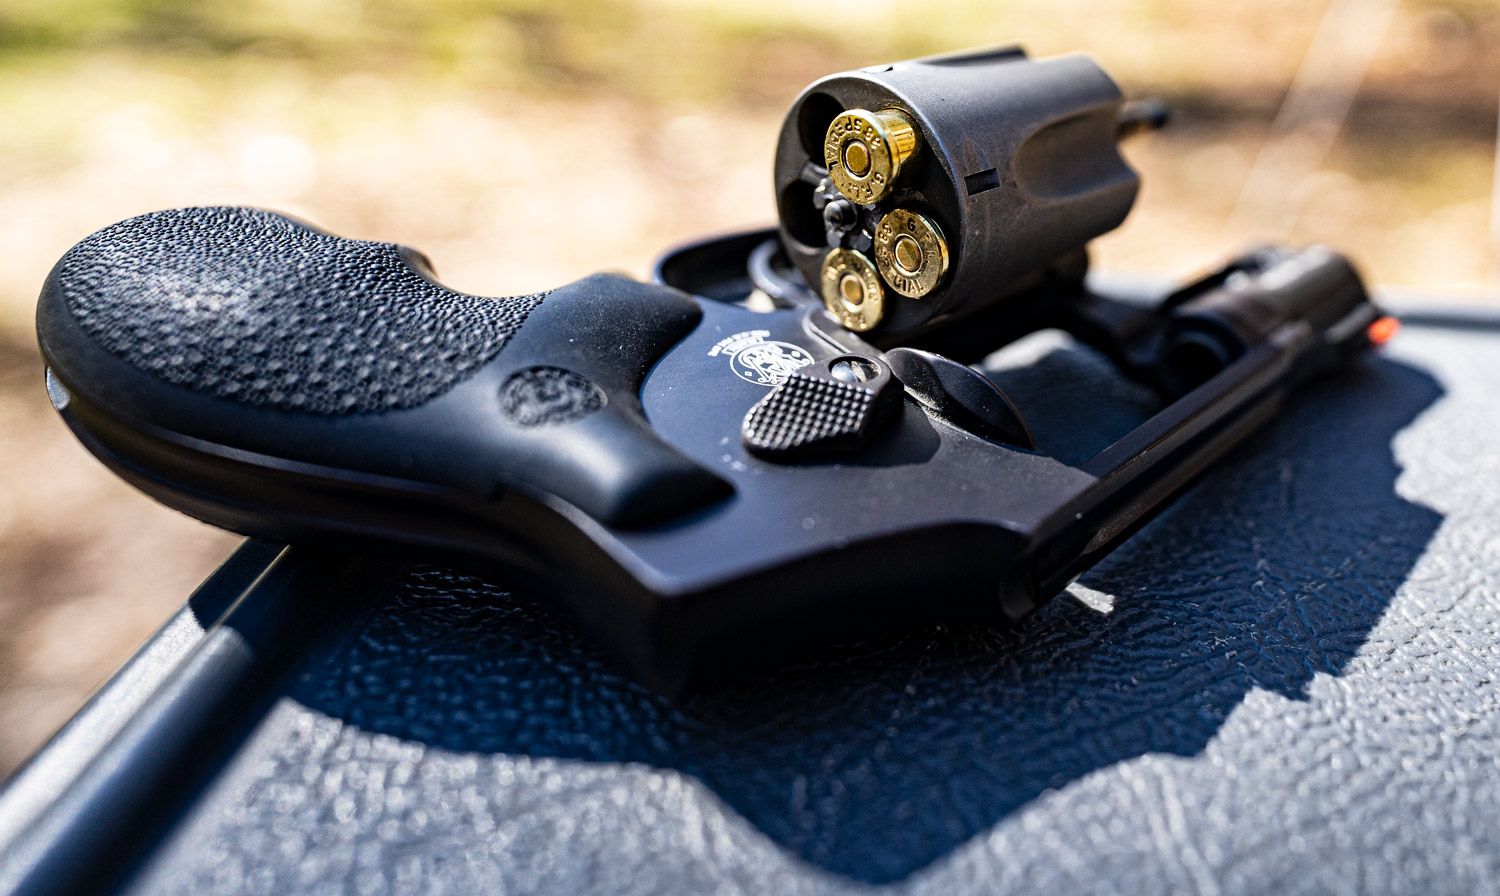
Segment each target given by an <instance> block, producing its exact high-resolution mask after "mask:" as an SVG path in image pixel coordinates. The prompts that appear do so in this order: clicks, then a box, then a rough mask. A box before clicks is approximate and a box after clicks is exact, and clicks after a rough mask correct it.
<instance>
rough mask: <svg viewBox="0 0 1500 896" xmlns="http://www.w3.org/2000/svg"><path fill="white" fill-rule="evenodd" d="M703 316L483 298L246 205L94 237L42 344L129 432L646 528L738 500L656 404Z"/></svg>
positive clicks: (585, 285)
mask: <svg viewBox="0 0 1500 896" xmlns="http://www.w3.org/2000/svg"><path fill="white" fill-rule="evenodd" d="M701 315H702V311H701V309H700V308H699V307H698V305H697V303H696V302H695V301H694V300H693V299H692V298H690V297H688V296H687V295H685V294H683V293H681V292H679V291H677V290H673V289H670V288H667V287H661V286H655V285H648V284H642V283H637V282H635V281H631V280H627V279H624V278H620V277H612V276H603V275H600V276H595V277H591V278H587V279H585V280H583V281H579V282H578V283H575V284H571V285H569V286H565V287H562V288H560V289H557V290H552V291H550V292H548V293H541V294H536V295H526V296H515V297H508V298H486V297H481V296H472V295H465V294H463V293H459V292H455V291H453V290H451V289H448V288H447V287H445V286H443V285H441V284H439V283H437V282H436V280H435V279H434V278H433V275H432V273H431V268H430V266H429V265H428V264H427V262H426V260H425V258H424V257H423V256H421V255H420V254H419V253H417V252H415V251H413V250H411V249H407V248H404V247H401V246H397V245H395V244H391V243H376V242H363V241H357V240H350V239H344V238H341V237H337V236H333V235H330V234H328V233H325V232H323V231H320V230H317V229H316V228H313V227H311V226H310V225H308V224H305V223H303V222H301V221H298V220H295V219H292V218H289V217H286V216H284V215H280V214H277V213H274V212H269V211H265V210H261V209H251V208H235V207H227V208H191V209H179V210H173V211H165V212H158V213H154V214H150V215H145V216H142V217H138V218H132V219H130V220H128V221H123V222H121V223H119V224H115V225H113V226H111V227H107V228H105V229H103V230H101V231H99V232H97V233H95V234H93V235H92V236H90V237H88V238H87V239H85V240H83V241H82V242H80V243H79V244H78V245H77V246H75V247H74V248H73V249H72V250H70V251H69V252H68V253H67V254H66V255H65V256H64V257H63V258H62V260H61V261H59V262H58V264H57V266H56V267H55V268H54V270H53V272H52V275H51V276H50V277H49V279H48V282H47V285H46V287H45V288H44V289H43V294H42V299H41V303H40V305H39V311H38V330H39V335H40V337H41V342H42V346H43V351H44V353H45V354H46V355H47V357H48V360H49V363H51V364H52V366H53V368H54V370H55V372H56V374H57V375H58V376H59V377H60V378H61V380H62V381H63V382H65V383H67V384H69V386H70V387H72V388H80V387H82V388H83V389H84V390H85V391H87V392H89V393H90V394H92V395H94V396H95V397H96V401H97V402H98V403H99V404H101V405H102V406H103V410H105V411H106V412H110V411H114V412H116V413H117V414H118V415H119V416H121V417H124V418H127V419H131V420H135V421H139V422H140V423H143V424H150V425H152V426H154V427H157V428H161V429H165V430H167V431H169V432H172V433H175V434H178V435H182V436H187V437H189V438H192V439H196V440H201V441H204V442H207V443H211V444H214V445H219V446H224V447H228V448H232V449H241V450H246V451H251V450H253V451H256V452H258V453H262V454H271V455H273V456H276V457H282V458H292V459H297V460H306V461H312V462H316V463H318V464H320V465H322V466H325V467H333V468H335V469H351V470H356V471H358V472H361V473H374V474H378V475H391V476H400V477H403V478H413V477H415V478H419V479H425V480H426V481H430V482H432V483H434V484H441V485H449V486H451V485H454V484H455V483H457V484H460V485H462V486H463V487H466V488H470V489H474V490H476V491H485V490H493V489H494V488H497V487H500V486H507V485H521V486H525V487H529V488H530V489H531V490H533V491H540V492H545V493H549V494H552V495H555V496H558V497H560V498H563V499H564V500H566V501H568V502H570V503H573V504H575V505H577V506H579V507H580V508H582V509H584V510H585V511H587V512H588V513H590V514H591V515H593V516H595V517H596V518H598V519H600V520H601V521H604V522H608V523H612V524H618V525H638V524H642V523H645V522H649V521H651V520H654V519H658V518H660V517H662V516H663V515H670V514H671V513H674V512H680V510H681V509H683V508H685V507H687V506H693V505H695V504H697V503H701V502H702V501H703V500H707V499H709V498H711V497H712V496H715V495H721V494H723V493H725V492H727V491H728V487H727V486H726V485H725V484H724V483H723V482H722V481H721V480H719V479H718V478H717V477H715V476H713V475H712V474H709V473H707V472H706V471H704V470H702V469H701V468H699V467H698V466H697V465H696V464H693V463H692V462H691V461H689V460H688V459H687V458H685V457H683V456H682V455H681V454H680V453H678V452H677V451H676V450H675V449H673V448H672V447H671V446H669V445H667V444H666V443H665V442H663V441H662V440H661V439H660V438H659V437H657V436H656V434H655V433H654V432H653V431H652V430H651V428H650V426H649V425H648V424H647V422H646V421H645V418H644V416H643V415H642V413H641V410H640V403H639V397H638V392H639V388H640V383H641V380H642V379H643V377H644V375H645V373H646V371H647V370H649V369H650V367H651V365H652V364H654V363H655V362H656V360H658V359H659V358H660V357H661V355H662V354H664V353H665V352H666V351H667V350H668V349H670V347H671V346H672V345H674V344H675V343H676V342H678V341H679V340H680V339H681V338H682V337H683V336H684V335H686V333H687V332H688V331H689V330H691V329H692V327H693V326H694V325H695V324H696V323H697V321H698V320H699V318H700V317H701ZM206 399H207V400H210V401H207V402H205V400H206ZM235 408H240V409H243V410H241V411H238V412H237V411H236V410H235ZM413 458H417V459H418V460H419V461H420V460H421V459H422V458H427V459H428V460H427V461H426V463H427V466H428V467H430V469H428V470H426V471H425V472H424V466H423V463H421V462H416V461H413ZM162 472H163V474H165V473H166V472H167V471H162Z"/></svg>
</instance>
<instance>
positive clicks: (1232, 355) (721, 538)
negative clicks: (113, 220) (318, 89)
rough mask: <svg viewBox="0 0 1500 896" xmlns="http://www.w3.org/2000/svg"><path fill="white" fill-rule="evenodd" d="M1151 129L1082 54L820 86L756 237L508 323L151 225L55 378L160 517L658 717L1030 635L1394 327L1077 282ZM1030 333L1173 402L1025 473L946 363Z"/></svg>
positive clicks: (131, 233) (782, 157)
mask: <svg viewBox="0 0 1500 896" xmlns="http://www.w3.org/2000/svg"><path fill="white" fill-rule="evenodd" d="M1162 118H1163V110H1162V109H1161V108H1160V107H1159V106H1156V105H1153V104H1150V103H1144V104H1143V103H1130V102H1126V100H1125V98H1124V97H1123V96H1122V94H1121V91H1120V89H1119V88H1118V86H1117V85H1116V84H1115V83H1114V82H1113V81H1112V80H1111V79H1110V77H1109V76H1108V75H1106V74H1105V73H1104V71H1103V70H1101V69H1100V67H1099V66H1098V65H1097V64H1096V63H1095V62H1094V61H1092V60H1091V59H1090V58H1089V57H1087V56H1084V55H1065V56H1058V57H1053V58H1045V59H1032V58H1029V57H1028V56H1027V55H1026V54H1025V52H1024V51H1022V50H1020V49H1018V48H1010V47H1007V48H1000V49H987V50H982V51H977V52H968V53H962V54H957V55H947V56H940V57H932V58H923V59H915V60H909V61H904V62H898V63H895V64H891V65H883V66H878V67H872V68H866V69H861V70H858V71H851V72H844V73H841V74H836V75H832V76H829V77H826V78H823V79H821V80H819V81H817V82H815V83H814V84H812V85H811V86H809V87H807V88H806V90H805V91H804V92H803V93H802V94H801V95H800V96H799V97H798V98H797V99H796V100H795V101H794V102H793V103H792V106H791V108H790V110H789V112H788V113H787V115H786V118H785V120H784V122H783V125H782V128H781V132H780V137H779V142H778V146H777V150H776V156H775V164H774V178H773V185H774V190H775V198H776V204H777V213H778V221H777V226H776V227H774V228H768V229H764V230H758V231H754V232H748V233H739V234H733V235H729V236H724V237H717V238H712V239H706V240H702V241H699V242H695V243H692V244H690V245H686V246H682V247H679V248H676V249H673V250H671V251H668V252H667V253H666V254H665V255H664V256H663V257H662V258H661V259H660V261H659V262H658V264H657V265H656V267H655V270H654V272H653V274H652V277H651V280H650V282H638V281H635V280H631V279H628V278H625V277H621V276H613V275H595V276H591V277H587V278H585V279H582V280H579V281H577V282H575V283H572V284H569V285H567V286H562V287H559V288H557V289H553V290H550V291H548V292H545V293H540V294H536V295H525V296H514V297H507V298H487V297H479V296H472V295H465V294H461V293H458V292H455V291H453V290H450V289H448V288H446V287H444V286H443V285H441V284H440V283H439V282H438V280H437V279H436V276H435V275H434V274H433V272H432V267H431V265H430V264H429V262H428V261H427V259H426V258H425V257H424V256H422V255H421V254H420V253H418V252H416V251H414V250H412V249H409V248H406V247H403V246H398V245H394V244H389V243H378V242H364V241H356V240H350V239H343V238H340V237H337V236H333V235H330V234H328V233H325V232H323V231H321V230H318V229H317V228H315V227H314V226H312V225H310V224H307V223H305V222H302V221H300V220H296V219H294V218H291V217H288V216H285V215H281V214H277V213H275V212H271V211H265V210H260V209H253V208H239V207H223V208H189V209H179V210H173V211H163V212H157V213H153V214H147V215H143V216H141V217H137V218H132V219H130V220H127V221H123V222H121V223H118V224H115V225H113V226H110V227H106V228H104V229H103V230H100V231H98V232H97V233H95V234H93V235H91V236H89V237H87V238H86V239H84V240H83V241H82V242H80V243H79V244H78V245H76V246H75V247H73V248H72V249H71V250H70V251H69V252H68V253H67V254H66V255H64V256H63V258H62V259H61V260H60V261H59V262H58V263H57V265H56V267H55V268H54V269H53V270H52V272H51V274H50V276H49V277H48V279H47V281H46V284H45V286H44V287H43V289H42V292H41V297H40V300H39V304H38V310H37V329H38V334H39V340H40V344H41V349H42V352H43V355H44V357H45V361H46V365H47V369H46V386H47V390H48V392H49V394H50V396H51V399H52V402H53V404H54V406H55V407H56V409H57V411H58V412H59V413H60V414H61V416H62V418H63V419H64V420H65V421H66V423H67V425H68V426H69V427H71V429H72V431H73V432H74V433H75V434H76V435H77V437H78V438H79V439H80V440H82V442H83V443H84V444H85V445H86V446H87V447H88V449H89V450H90V451H92V452H93V453H94V454H95V455H96V456H97V457H98V458H99V459H100V460H102V461H103V462H104V463H105V464H106V465H108V466H109V467H110V468H111V469H113V470H114V471H115V472H117V473H118V474H119V475H121V476H122V477H124V478H125V479H126V480H128V481H129V482H131V483H132V484H134V485H136V486H137V487H139V488H140V489H141V490H143V491H145V492H146V493H147V494H149V495H151V496H152V497H154V498H156V499H157V500H159V501H161V502H163V503H165V504H167V505H168V506H171V507H174V508H176V509H178V510H180V511H183V512H185V513H188V514H190V515H192V516H194V517H197V518H199V519H201V520H204V521H207V522H209V523H212V524H214V525H216V526H221V527H224V528H227V529H231V530H234V531H237V532H241V533H245V534H248V535H254V536H260V537H264V538H269V539H275V540H279V541H286V542H298V543H312V544H322V545H333V546H338V547H348V546H350V545H366V546H368V545H370V544H372V543H373V544H377V545H387V546H390V545H394V546H399V547H402V548H415V549H419V550H425V551H434V550H435V551H440V552H443V553H445V554H457V555H461V556H464V557H469V558H478V559H480V560H482V561H484V562H486V563H488V564H490V565H491V566H492V567H494V568H497V569H498V570H501V571H503V574H504V575H505V576H507V577H508V581H510V582H512V583H514V584H515V585H516V586H518V587H520V588H522V589H524V590H526V591H529V592H530V593H532V594H535V595H537V596H539V597H542V598H544V599H546V600H548V601H550V602H551V604H552V605H553V606H554V607H555V608H556V609H558V610H559V611H561V612H562V613H563V614H564V615H566V616H568V617H571V618H572V619H573V620H574V621H575V622H576V623H577V625H578V626H579V627H581V628H582V629H583V630H584V631H586V632H587V633H589V634H590V635H592V636H593V637H594V638H595V639H597V641H598V642H599V643H601V644H602V645H604V646H605V647H606V648H607V649H608V650H609V651H610V652H612V653H613V654H614V656H615V657H616V658H617V659H618V661H619V662H620V663H621V664H622V665H623V666H624V667H625V668H626V669H627V670H628V671H629V672H630V673H632V674H633V675H634V676H636V677H637V678H638V679H639V680H641V681H643V682H645V683H646V684H648V685H649V686H652V687H654V688H656V689H658V690H661V691H663V692H666V693H669V694H675V693H681V692H683V691H684V690H685V689H687V688H688V687H689V686H690V685H691V684H693V683H694V682H696V681H697V680H699V679H700V677H701V676H702V675H703V674H704V673H705V671H707V670H712V669H718V668H722V667H724V666H725V665H726V663H725V662H724V661H725V660H727V659H731V658H736V657H745V656H753V655H755V654H758V653H760V652H762V651H764V650H765V649H766V648H767V645H772V644H775V645H780V644H785V643H792V642H806V641H809V640H810V641H813V642H814V643H817V642H821V641H824V640H830V639H838V638H848V637H849V636H850V633H851V632H855V631H865V630H868V629H869V628H872V627H873V628H885V629H889V628H893V627H896V628H899V627H902V626H912V625H916V624H919V623H924V622H930V621H933V620H939V621H941V620H957V619H965V620H972V619H978V620H985V621H989V622H995V623H1000V622H1005V621H1014V620H1020V619H1022V618H1023V617H1025V616H1026V615H1027V614H1029V613H1031V612H1032V611H1033V610H1035V609H1036V608H1037V607H1039V606H1040V605H1041V604H1042V603H1043V602H1045V601H1046V600H1047V599H1048V598H1050V597H1051V596H1053V595H1055V594H1057V593H1058V592H1059V591H1061V590H1062V589H1064V588H1065V587H1067V586H1068V584H1069V583H1071V582H1072V581H1073V580H1074V579H1075V578H1077V577H1078V576H1079V575H1080V574H1081V573H1082V572H1083V571H1085V570H1087V569H1088V568H1089V567H1090V566H1091V565H1092V564H1094V563H1095V562H1096V561H1098V560H1099V559H1100V558H1101V557H1103V556H1104V555H1105V554H1106V553H1107V552H1109V551H1110V550H1111V549H1113V548H1114V547H1115V546H1117V545H1118V544H1120V543H1121V541H1122V540H1124V539H1125V538H1127V537H1128V536H1129V535H1130V534H1131V533H1132V532H1134V531H1135V530H1136V529H1138V528H1139V527H1140V526H1141V525H1143V524H1144V523H1145V522H1146V521H1147V520H1149V519H1150V518H1151V517H1152V515H1153V514H1154V513H1156V512H1157V511H1159V510H1160V509H1161V508H1162V507H1164V506H1165V505H1166V504H1167V503H1168V502H1169V501H1170V500H1171V499H1172V498H1173V497H1174V496H1176V495H1177V494H1178V493H1180V492H1181V491H1182V490H1183V489H1184V488H1185V487H1186V486H1187V485H1189V484H1190V483H1191V482H1192V481H1193V479H1194V478H1195V477H1196V476H1198V475H1199V474H1200V473H1202V472H1203V471H1204V470H1205V468H1206V467H1208V466H1209V465H1210V464H1211V463H1212V462H1213V461H1214V460H1215V459H1216V458H1218V457H1219V456H1221V455H1222V454H1223V453H1224V452H1225V451H1227V450H1228V449H1229V448H1231V447H1232V446H1234V445H1235V444H1236V443H1238V442H1240V441H1241V440H1242V439H1244V438H1245V436H1246V435H1248V434H1249V433H1251V432H1253V431H1254V430H1255V429H1256V428H1257V427H1259V426H1260V425H1261V424H1263V423H1266V422H1268V421H1270V420H1272V419H1273V418H1274V417H1275V416H1276V412H1277V408H1278V406H1279V405H1280V404H1281V402H1283V401H1284V400H1285V399H1286V398H1287V397H1288V396H1289V395H1291V394H1292V393H1294V392H1295V391H1296V390H1297V388H1298V387H1299V385H1300V384H1302V383H1303V382H1305V381H1306V380H1307V378H1308V377H1310V376H1313V375H1315V374H1318V373H1320V372H1323V371H1326V370H1328V369H1329V368H1331V367H1333V366H1335V365H1336V364H1338V363H1339V362H1340V361H1342V360H1344V359H1346V358H1348V357H1350V356H1352V355H1354V354H1357V353H1358V352H1360V351H1361V350H1363V349H1365V348H1367V347H1368V346H1370V345H1372V344H1374V343H1377V342H1380V341H1382V340H1383V339H1384V338H1385V336H1387V335H1389V333H1390V330H1391V326H1392V325H1393V323H1394V322H1393V321H1390V320H1389V319H1388V318H1384V317H1383V316H1382V314H1381V312H1380V310H1379V309H1378V308H1377V307H1376V306H1375V305H1374V304H1372V303H1371V301H1370V299H1369V298H1368V296H1367V295H1366V292H1365V290H1364V288H1363V287H1362V285H1361V283H1360V279H1359V276H1358V275H1357V273H1356V272H1355V270H1354V268H1353V267H1352V266H1351V265H1350V263H1349V262H1348V261H1347V260H1346V259H1345V258H1344V257H1342V256H1340V255H1339V254H1337V253H1335V252H1332V251H1330V250H1328V249H1325V248H1320V247H1314V248H1303V249H1288V248H1279V247H1269V248H1261V249H1257V250H1255V251H1252V252H1249V253H1247V254H1245V255H1244V256H1242V257H1240V258H1237V259H1235V260H1233V261H1231V262H1229V263H1228V264H1226V265H1224V266H1223V267H1222V268H1221V269H1219V270H1218V271H1216V272H1215V273H1213V274H1211V275H1209V276H1207V277H1204V278H1202V279H1199V280H1197V281H1196V282H1192V283H1190V284H1187V285H1185V286H1183V287H1182V288H1180V289H1177V290H1176V291H1174V292H1172V293H1171V294H1170V295H1169V296H1168V297H1167V298H1166V299H1165V300H1161V301H1154V302H1149V303H1143V302H1140V301H1138V300H1136V299H1133V298H1130V297H1122V296H1114V295H1110V294H1107V293H1106V292H1104V291H1101V290H1099V289H1095V288H1093V287H1092V286H1091V281H1090V280H1089V279H1087V278H1086V276H1085V275H1086V273H1087V271H1088V261H1087V255H1086V245H1087V243H1088V242H1089V241H1090V240H1092V239H1094V238H1095V237H1097V236H1099V235H1101V234H1104V233H1106V232H1108V231H1110V230H1111V229H1113V228H1115V227H1117V226H1118V225H1119V224H1120V223H1121V222H1122V221H1123V220H1124V219H1125V217H1126V214H1127V213H1128V212H1129V210H1130V208H1131V205H1132V203H1133V202H1134V200H1135V198H1136V194H1137V192H1138V189H1139V184H1140V181H1139V177H1138V175H1137V174H1136V172H1135V171H1134V170H1132V168H1131V167H1130V166H1129V165H1128V164H1127V163H1126V162H1125V160H1124V159H1123V158H1122V156H1121V154H1120V151H1119V141H1120V139H1121V138H1122V137H1124V136H1126V135H1128V134H1129V133H1131V132H1134V131H1137V130H1140V129H1142V128H1148V127H1152V126H1154V125H1156V124H1159V123H1160V122H1161V120H1162ZM1044 328H1058V329H1061V330H1064V331H1066V332H1067V333H1069V334H1071V335H1072V336H1073V337H1074V338H1075V339H1077V340H1078V341H1079V342H1081V343H1083V344H1085V345H1087V346H1090V347H1092V348H1093V349H1095V350H1097V351H1098V352H1100V353H1102V354H1103V355H1104V356H1105V357H1106V358H1107V359H1108V360H1109V361H1110V362H1111V363H1112V364H1113V365H1114V366H1115V367H1116V368H1118V370H1119V373H1120V374H1121V375H1122V376H1124V377H1128V378H1130V379H1132V380H1135V381H1137V382H1139V383H1143V384H1146V385H1147V386H1149V387H1150V388H1152V389H1154V390H1156V391H1157V392H1158V393H1159V395H1160V398H1161V405H1160V407H1161V409H1160V411H1159V412H1157V413H1156V414H1155V415H1154V416H1151V417H1150V418H1149V419H1147V420H1146V421H1145V422H1144V423H1142V424H1140V425H1139V426H1137V427H1136V428H1135V429H1133V430H1131V431H1130V432H1128V433H1126V434H1125V435H1124V436H1123V437H1121V438H1119V439H1118V441H1116V442H1115V443H1114V444H1112V445H1110V446H1109V447H1107V448H1105V449H1104V450H1102V451H1100V452H1099V453H1098V454H1097V455H1095V456H1093V457H1092V458H1091V459H1088V460H1086V461H1084V462H1082V463H1076V462H1074V463H1065V462H1063V461H1062V460H1060V459H1058V458H1057V457H1055V456H1053V455H1052V454H1050V453H1049V452H1048V451H1047V450H1045V448H1044V447H1043V446H1040V445H1038V443H1037V441H1036V439H1035V438H1034V437H1033V434H1032V431H1031V429H1030V428H1029V427H1028V424H1027V421H1026V416H1025V413H1024V409H1023V408H1018V407H1017V406H1016V405H1015V404H1013V403H1012V402H1011V400H1010V399H1009V398H1008V397H1007V396H1006V394H1005V393H1004V392H1002V391H1001V389H1000V388H999V387H998V386H997V385H996V384H995V382H993V381H992V380H991V379H990V378H989V377H987V376H986V375H985V374H984V373H983V372H981V371H980V370H979V369H977V368H976V367H974V366H970V365H972V364H974V363H975V362H977V361H978V360H980V359H982V358H983V357H985V356H986V355H988V354H990V353H991V352H994V351H995V350H996V349H998V348H1000V347H1001V346H1005V345H1007V344H1009V343H1012V342H1014V341H1015V340H1017V339H1019V338H1021V337H1023V336H1025V335H1027V334H1030V333H1033V332H1035V331H1037V330H1040V329H1044ZM728 665H733V664H732V663H730V664H728Z"/></svg>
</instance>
